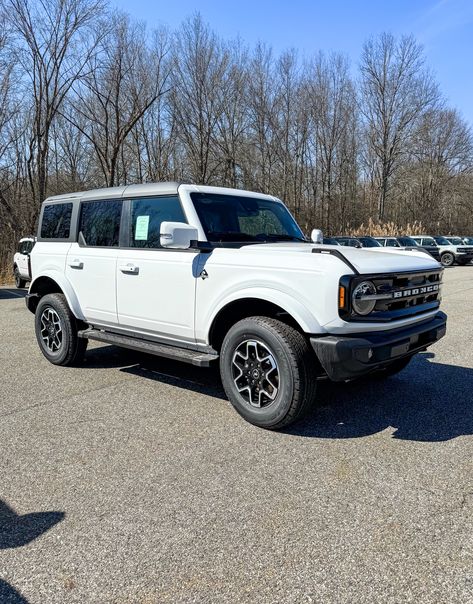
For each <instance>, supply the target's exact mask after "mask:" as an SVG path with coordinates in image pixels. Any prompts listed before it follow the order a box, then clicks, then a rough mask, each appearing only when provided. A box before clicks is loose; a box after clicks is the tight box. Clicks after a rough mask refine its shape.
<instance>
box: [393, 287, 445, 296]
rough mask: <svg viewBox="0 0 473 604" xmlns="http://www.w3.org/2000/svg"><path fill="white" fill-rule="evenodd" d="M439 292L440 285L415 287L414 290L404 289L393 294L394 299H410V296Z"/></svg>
mask: <svg viewBox="0 0 473 604" xmlns="http://www.w3.org/2000/svg"><path fill="white" fill-rule="evenodd" d="M438 291H439V285H437V284H435V285H425V286H423V287H415V288H413V289H403V290H401V291H397V292H393V298H409V297H410V296H421V295H422V294H431V293H433V292H438Z"/></svg>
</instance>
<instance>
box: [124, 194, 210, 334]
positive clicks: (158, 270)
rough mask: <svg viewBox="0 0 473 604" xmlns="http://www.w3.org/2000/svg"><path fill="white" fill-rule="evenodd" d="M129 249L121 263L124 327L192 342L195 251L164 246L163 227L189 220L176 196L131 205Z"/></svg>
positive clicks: (148, 199) (130, 202)
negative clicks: (162, 225)
mask: <svg viewBox="0 0 473 604" xmlns="http://www.w3.org/2000/svg"><path fill="white" fill-rule="evenodd" d="M125 203H127V206H128V210H127V216H128V219H127V225H128V226H127V229H128V237H127V249H120V250H119V252H118V262H117V306H118V320H119V323H120V327H121V328H123V329H127V330H133V331H134V332H140V333H142V334H143V335H145V336H151V337H157V338H164V339H170V340H183V341H187V342H190V341H194V306H195V287H196V262H197V260H196V259H197V256H198V252H196V251H194V250H173V249H165V248H162V247H161V245H160V229H161V223H162V222H164V221H171V222H187V219H186V216H185V213H184V210H183V208H182V206H181V202H180V200H179V197H178V196H177V195H166V196H158V197H153V198H136V199H131V200H128V201H127V202H125Z"/></svg>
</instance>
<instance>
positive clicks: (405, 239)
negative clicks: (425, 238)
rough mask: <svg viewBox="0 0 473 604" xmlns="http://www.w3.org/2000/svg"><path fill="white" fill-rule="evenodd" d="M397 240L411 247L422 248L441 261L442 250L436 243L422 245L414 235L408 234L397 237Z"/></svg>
mask: <svg viewBox="0 0 473 604" xmlns="http://www.w3.org/2000/svg"><path fill="white" fill-rule="evenodd" d="M397 240H398V241H399V243H400V244H401V245H403V246H404V247H406V248H409V249H420V250H424V252H425V253H426V254H430V255H431V256H432V257H433V258H435V260H438V261H439V262H440V252H439V249H438V247H437V246H436V245H429V246H426V245H421V244H420V243H418V242H417V241H416V240H415V239H413V238H412V237H408V236H407V235H402V236H401V237H397Z"/></svg>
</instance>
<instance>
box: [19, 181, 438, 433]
mask: <svg viewBox="0 0 473 604" xmlns="http://www.w3.org/2000/svg"><path fill="white" fill-rule="evenodd" d="M313 239H314V240H315V241H308V240H307V239H306V238H305V237H304V234H303V233H302V231H301V229H300V228H299V226H298V225H297V223H296V221H295V220H294V218H293V217H292V216H291V214H290V212H289V211H288V209H287V208H286V206H285V205H284V204H283V203H282V201H280V200H279V199H277V198H275V197H272V196H270V195H262V194H259V193H252V192H250V191H240V190H234V189H224V188H216V187H204V186H196V185H179V184H177V183H161V184H154V185H153V184H146V185H132V186H124V187H116V188H111V189H100V190H96V191H87V192H83V193H72V194H69V195H62V196H58V197H51V198H49V199H47V200H46V201H45V202H44V203H43V206H42V210H41V215H40V220H39V231H38V241H37V243H36V245H35V247H34V249H33V252H32V254H31V261H32V267H33V275H34V280H33V282H32V283H31V286H30V290H29V294H28V296H27V306H28V308H29V309H30V310H31V311H32V312H34V313H35V328H36V337H37V340H38V344H39V347H40V349H41V351H42V353H43V354H44V356H45V357H46V358H47V359H48V360H49V361H51V362H52V363H55V364H57V365H71V364H74V363H78V362H79V361H80V360H81V358H82V356H83V355H84V352H85V349H86V345H87V340H88V339H91V340H98V341H101V342H107V343H110V344H115V345H118V346H124V347H128V348H131V349H135V350H140V351H145V352H148V353H152V354H156V355H160V356H164V357H168V358H172V359H178V360H181V361H185V362H188V363H192V364H194V365H198V366H207V365H209V364H210V363H212V362H214V361H217V362H219V364H220V373H221V376H222V382H223V386H224V388H225V391H226V393H227V395H228V398H229V399H230V401H231V403H232V404H233V406H234V407H235V409H236V410H237V411H238V413H240V414H241V415H242V416H243V417H244V418H245V419H247V420H248V421H250V422H252V423H253V424H256V425H258V426H262V427H265V428H271V429H276V428H281V427H283V426H286V425H288V424H290V423H291V422H293V421H294V420H296V419H298V418H299V417H301V416H302V415H303V414H304V412H305V411H307V409H308V408H309V407H310V406H311V404H312V403H313V401H314V400H315V398H316V390H317V380H318V379H319V378H327V377H328V378H330V379H332V380H334V381H347V380H351V379H354V378H357V377H360V376H362V375H365V374H369V373H372V374H376V375H378V377H379V376H386V377H387V376H389V375H393V374H394V373H397V372H398V371H400V370H401V369H403V368H404V367H405V366H406V365H407V364H408V363H409V361H410V359H411V358H412V356H413V355H414V354H415V353H417V352H418V351H420V350H425V349H426V348H427V347H428V346H430V345H431V344H432V343H434V342H435V341H437V340H438V339H439V338H441V337H442V336H443V335H444V333H445V328H446V316H445V314H444V313H443V312H441V311H440V310H439V306H440V292H441V282H442V268H441V267H440V266H439V264H438V263H437V262H435V261H434V260H433V259H432V258H430V257H428V256H427V255H426V254H424V253H422V252H419V253H414V252H413V253H411V254H399V253H395V252H392V251H390V250H388V249H386V251H382V252H372V251H370V250H369V249H368V250H367V249H352V248H350V247H345V248H342V247H341V246H328V245H323V244H319V243H317V241H321V233H320V231H319V232H315V233H314V234H313Z"/></svg>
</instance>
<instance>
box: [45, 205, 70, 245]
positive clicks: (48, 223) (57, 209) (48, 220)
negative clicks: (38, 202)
mask: <svg viewBox="0 0 473 604" xmlns="http://www.w3.org/2000/svg"><path fill="white" fill-rule="evenodd" d="M71 216H72V203H52V204H49V205H46V206H44V210H43V219H42V222H41V237H42V238H43V239H69V234H70V230H71Z"/></svg>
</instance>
